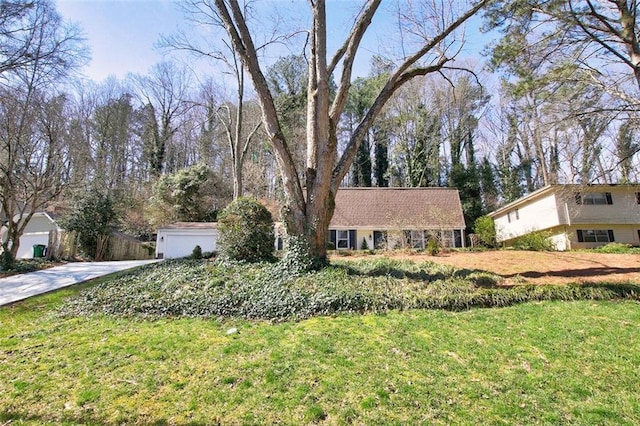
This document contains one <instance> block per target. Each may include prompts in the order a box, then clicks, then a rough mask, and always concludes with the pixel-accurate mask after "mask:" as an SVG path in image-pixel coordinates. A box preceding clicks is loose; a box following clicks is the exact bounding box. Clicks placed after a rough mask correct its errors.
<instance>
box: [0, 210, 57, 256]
mask: <svg viewBox="0 0 640 426" xmlns="http://www.w3.org/2000/svg"><path fill="white" fill-rule="evenodd" d="M14 220H19V217H18V216H16V217H15V218H14ZM60 230H62V228H60V226H59V225H58V223H57V222H56V220H55V219H54V216H53V214H51V213H49V212H45V211H42V212H36V213H34V214H33V216H32V217H31V220H30V221H29V223H28V224H27V227H26V228H25V230H24V233H23V234H22V235H21V236H20V247H19V248H18V253H17V254H16V258H17V259H32V258H33V246H35V245H42V246H47V245H48V244H49V232H50V231H60ZM5 234H6V229H4V228H3V229H2V238H3V239H4V238H6V235H5Z"/></svg>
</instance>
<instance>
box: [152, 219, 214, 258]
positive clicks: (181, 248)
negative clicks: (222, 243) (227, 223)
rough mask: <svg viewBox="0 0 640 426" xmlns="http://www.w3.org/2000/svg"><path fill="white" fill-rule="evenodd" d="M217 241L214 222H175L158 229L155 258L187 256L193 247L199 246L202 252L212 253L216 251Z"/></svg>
mask: <svg viewBox="0 0 640 426" xmlns="http://www.w3.org/2000/svg"><path fill="white" fill-rule="evenodd" d="M217 240H218V224H217V223H216V222H176V223H173V224H171V225H166V226H164V227H162V228H159V229H158V235H157V237H156V258H157V259H172V258H177V257H185V256H189V255H191V254H192V253H193V249H194V248H195V246H200V248H201V249H202V251H203V252H213V251H216V247H217V246H216V243H217Z"/></svg>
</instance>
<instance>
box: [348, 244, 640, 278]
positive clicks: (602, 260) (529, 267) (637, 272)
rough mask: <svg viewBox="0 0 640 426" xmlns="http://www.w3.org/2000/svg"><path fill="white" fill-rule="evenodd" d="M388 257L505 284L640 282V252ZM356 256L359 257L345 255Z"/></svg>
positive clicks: (505, 252)
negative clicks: (486, 274)
mask: <svg viewBox="0 0 640 426" xmlns="http://www.w3.org/2000/svg"><path fill="white" fill-rule="evenodd" d="M385 257H392V258H407V259H411V260H414V261H431V262H436V263H442V264H447V265H453V266H456V267H458V268H464V269H472V270H482V271H490V272H493V273H495V274H498V275H500V276H502V277H504V278H505V284H524V283H530V284H568V283H576V282H632V283H640V255H637V254H604V253H588V252H532V251H515V250H500V251H486V252H452V253H443V254H439V255H438V256H428V255H423V254H415V255H413V254H406V253H390V254H388V255H385ZM355 258H360V257H355V256H352V257H345V258H344V259H355Z"/></svg>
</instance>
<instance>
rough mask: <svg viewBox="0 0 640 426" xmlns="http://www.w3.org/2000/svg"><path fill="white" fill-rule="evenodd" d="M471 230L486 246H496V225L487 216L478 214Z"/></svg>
mask: <svg viewBox="0 0 640 426" xmlns="http://www.w3.org/2000/svg"><path fill="white" fill-rule="evenodd" d="M473 231H474V232H475V234H476V235H477V236H478V238H479V239H480V242H481V243H482V244H483V245H485V246H487V247H495V246H496V225H495V223H494V222H493V219H492V218H490V217H489V216H480V217H479V218H477V219H476V221H475V223H474V224H473Z"/></svg>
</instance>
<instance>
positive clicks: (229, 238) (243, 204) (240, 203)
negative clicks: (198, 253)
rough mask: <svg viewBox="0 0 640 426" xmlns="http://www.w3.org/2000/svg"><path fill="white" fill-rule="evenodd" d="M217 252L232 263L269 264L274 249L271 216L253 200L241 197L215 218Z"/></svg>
mask: <svg viewBox="0 0 640 426" xmlns="http://www.w3.org/2000/svg"><path fill="white" fill-rule="evenodd" d="M218 232H219V241H218V249H219V252H220V255H221V256H222V257H223V258H226V259H229V260H235V261H245V262H260V261H272V260H273V258H274V257H273V250H274V245H275V235H274V232H273V218H272V217H271V213H269V210H267V209H266V207H264V206H263V205H262V204H260V203H259V202H257V201H256V200H253V199H250V198H246V197H241V198H238V199H237V200H235V201H233V202H232V203H231V204H229V205H228V206H227V207H226V208H225V209H224V210H223V211H222V212H221V213H220V214H219V215H218Z"/></svg>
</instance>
